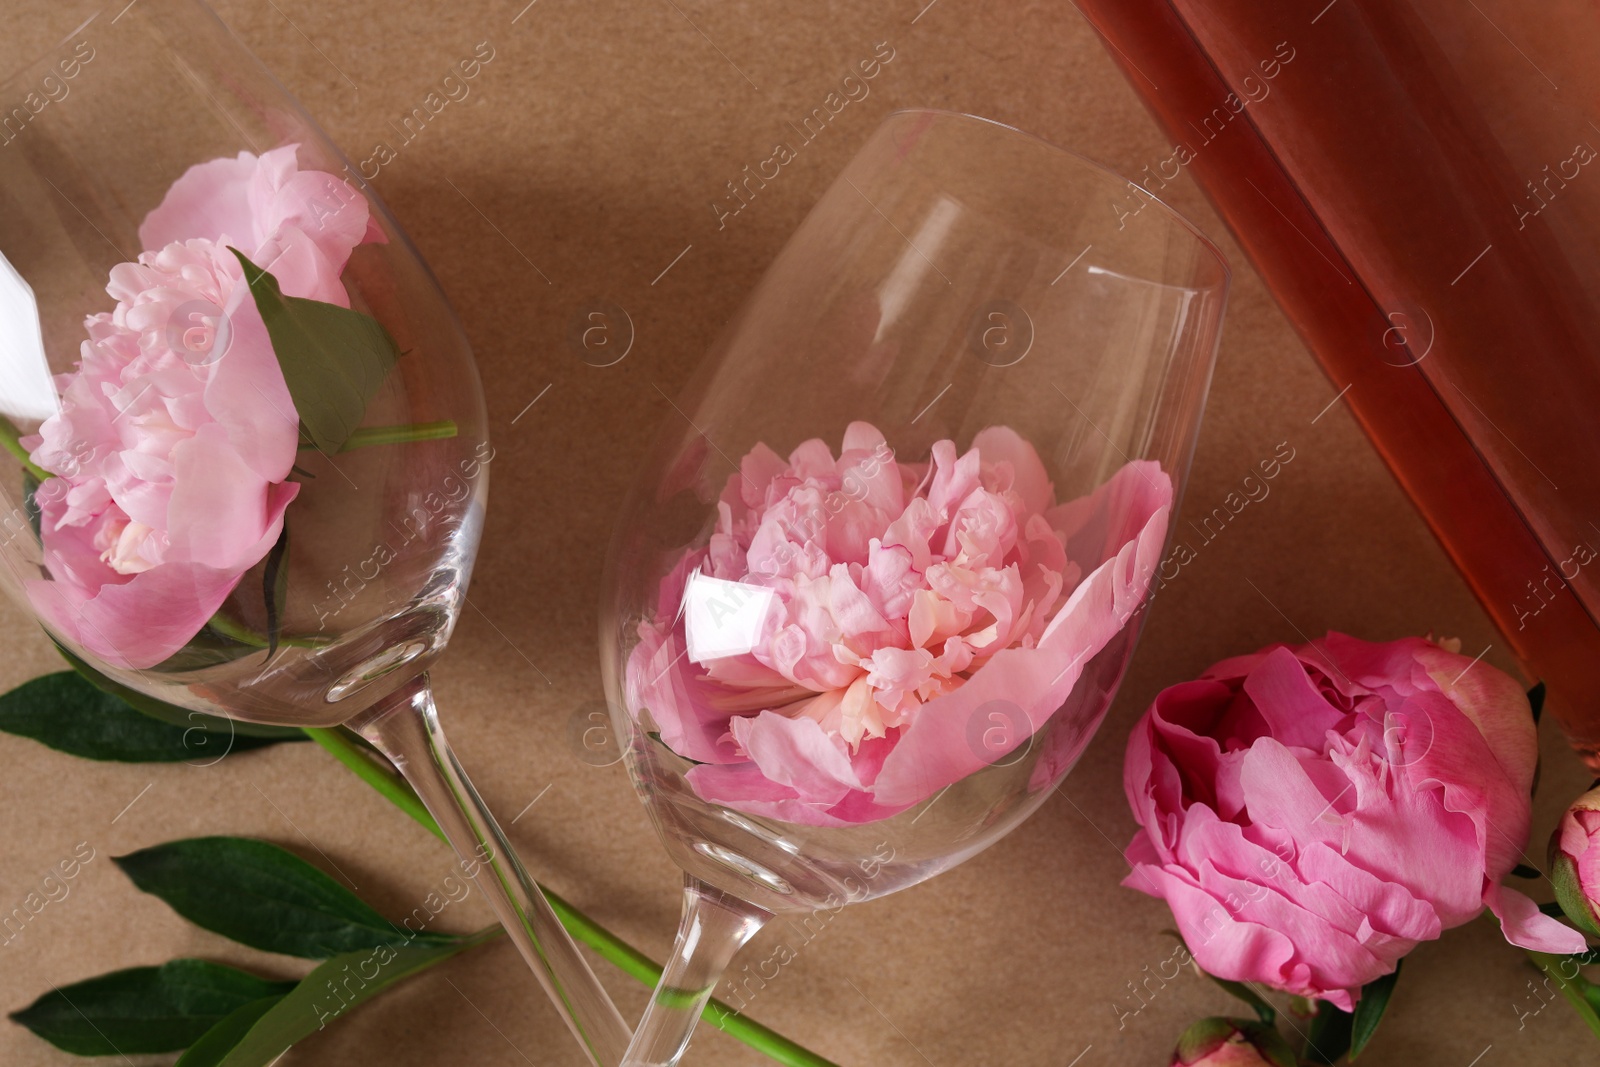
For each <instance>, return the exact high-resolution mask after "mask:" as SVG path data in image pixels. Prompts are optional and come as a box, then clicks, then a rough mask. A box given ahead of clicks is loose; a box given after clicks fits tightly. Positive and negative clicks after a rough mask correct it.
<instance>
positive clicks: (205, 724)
mask: <svg viewBox="0 0 1600 1067" xmlns="http://www.w3.org/2000/svg"><path fill="white" fill-rule="evenodd" d="M56 651H58V652H60V653H61V656H62V658H63V659H65V660H66V661H67V662H68V663H69V664H71V665H72V669H73V670H75V671H77V672H78V673H79V674H81V675H83V676H84V677H85V678H87V679H88V680H89V681H90V683H92V684H93V685H94V687H95V688H96V689H99V690H102V691H103V692H107V693H110V694H111V695H112V696H115V697H118V698H120V699H122V700H124V701H126V702H127V704H128V705H129V706H130V707H132V708H133V709H134V710H135V711H137V712H139V713H140V714H143V715H148V716H150V717H151V718H152V719H160V720H161V721H162V722H167V723H172V724H173V725H175V726H182V727H184V728H185V729H191V730H192V729H203V730H206V731H208V732H210V733H214V734H218V735H220V736H221V737H223V738H227V737H233V736H235V735H237V736H240V737H271V738H275V739H277V740H279V741H304V740H305V739H306V735H305V731H304V730H301V729H300V728H298V727H295V726H267V725H264V724H262V723H254V722H244V721H243V720H234V719H223V718H219V717H218V716H215V715H207V714H205V713H204V712H199V711H191V710H190V709H189V708H180V707H179V706H178V705H176V704H168V703H167V702H166V701H164V700H157V699H156V698H155V697H153V696H148V695H146V694H144V693H141V692H139V690H137V689H133V688H131V687H129V686H126V685H123V684H122V683H121V682H117V681H113V680H112V679H110V678H108V677H106V676H105V675H104V674H101V673H100V672H99V671H97V670H95V669H94V668H93V667H91V666H89V665H88V664H87V663H85V662H84V661H83V660H81V659H79V658H78V657H77V656H75V655H73V654H72V653H71V652H69V651H68V650H67V649H66V648H65V647H63V646H62V645H61V644H59V643H58V644H57V645H56ZM219 747H220V746H219Z"/></svg>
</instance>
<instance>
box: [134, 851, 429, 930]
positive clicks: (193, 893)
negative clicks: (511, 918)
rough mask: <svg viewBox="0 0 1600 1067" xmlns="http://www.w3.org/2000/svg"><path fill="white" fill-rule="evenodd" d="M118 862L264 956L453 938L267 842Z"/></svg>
mask: <svg viewBox="0 0 1600 1067" xmlns="http://www.w3.org/2000/svg"><path fill="white" fill-rule="evenodd" d="M113 862H114V863H116V865H117V866H118V867H120V868H122V872H123V873H124V874H126V875H127V876H128V877H129V878H131V879H132V880H133V884H134V885H136V886H138V887H139V888H140V889H142V890H144V891H145V892H146V893H150V894H152V895H154V896H157V897H160V898H161V899H162V900H164V901H166V902H167V904H168V905H170V906H171V908H172V910H173V911H176V912H177V913H178V914H179V915H182V916H183V917H184V918H185V919H188V920H189V921H190V922H192V923H194V924H195V925H196V926H201V927H204V928H205V929H207V930H210V931H212V932H213V933H218V934H221V935H222V936H223V937H227V938H231V939H233V940H234V941H238V942H239V943H240V944H244V945H249V946H250V947H251V948H259V949H262V950H264V951H267V952H282V953H284V954H286V955H290V956H304V957H307V958H310V959H327V958H328V957H329V956H333V955H337V954H338V953H341V952H350V951H353V950H357V949H360V950H370V949H372V948H374V947H376V946H378V945H394V944H399V943H401V942H406V941H410V942H412V943H417V942H421V943H424V944H442V943H454V942H455V940H456V939H455V938H452V937H449V936H446V935H442V934H434V933H412V932H411V931H410V930H407V929H405V928H403V927H399V926H396V925H395V924H394V923H391V922H389V920H387V919H385V918H384V917H383V916H382V915H380V914H378V912H376V911H374V910H373V909H372V908H371V907H370V906H369V905H368V904H367V903H366V902H365V901H363V900H362V899H361V898H360V897H358V896H356V895H355V894H354V893H352V892H350V891H349V890H348V889H346V888H344V886H342V885H340V884H339V883H338V882H335V881H334V880H333V879H332V878H330V877H328V876H327V875H326V874H323V873H322V872H321V871H319V870H317V868H315V867H313V866H311V864H309V863H307V862H306V861H305V860H303V859H301V858H300V857H298V856H296V855H295V854H294V853H292V852H289V851H286V850H285V849H282V848H279V847H278V846H277V845H272V844H268V843H267V842H265V841H253V840H251V839H249V838H244V837H193V838H188V839H187V840H183V841H170V842H168V843H167V844H164V845H155V846H153V847H151V848H147V849H142V850H140V851H138V852H134V853H131V854H130V855H127V856H119V857H115V858H114V859H113Z"/></svg>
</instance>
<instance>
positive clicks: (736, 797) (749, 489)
mask: <svg viewBox="0 0 1600 1067" xmlns="http://www.w3.org/2000/svg"><path fill="white" fill-rule="evenodd" d="M1171 500H1172V486H1171V482H1170V480H1169V479H1168V478H1167V476H1166V475H1165V474H1163V473H1162V472H1161V470H1160V468H1159V467H1158V466H1157V465H1156V464H1154V463H1150V462H1135V463H1131V464H1129V465H1127V466H1126V467H1124V468H1123V469H1122V470H1121V471H1119V472H1118V473H1117V474H1116V475H1115V476H1114V477H1113V478H1112V479H1111V480H1110V481H1109V482H1108V483H1107V484H1105V485H1103V486H1102V487H1100V489H1098V490H1097V491H1096V492H1095V493H1094V494H1093V495H1092V496H1091V497H1089V498H1086V499H1083V500H1076V501H1072V502H1070V503H1066V504H1057V503H1056V501H1055V495H1054V491H1053V488H1052V486H1051V483H1050V480H1049V478H1048V476H1047V475H1046V473H1045V469H1044V465H1043V464H1042V463H1041V462H1040V461H1039V457H1038V455H1037V454H1036V453H1035V452H1034V450H1033V448H1032V446H1030V445H1029V444H1028V443H1027V442H1026V441H1024V440H1022V438H1020V437H1018V436H1017V434H1016V433H1015V432H1013V431H1012V430H1009V429H1007V428H1005V427H990V428H989V429H986V430H984V431H982V432H981V433H979V434H978V435H977V436H976V437H975V438H974V439H973V442H972V447H971V449H970V450H968V451H967V453H966V454H965V455H958V454H957V451H956V447H955V445H954V443H952V442H950V441H940V442H938V443H937V444H935V445H934V446H933V449H932V459H931V461H930V462H928V463H898V462H897V461H896V460H895V458H894V455H893V453H892V452H891V451H890V449H889V447H888V445H887V443H886V442H885V440H884V437H883V435H882V434H881V433H879V432H878V431H877V430H876V429H875V428H874V427H872V426H870V425H868V424H867V423H864V422H857V423H852V424H851V425H850V427H849V429H848V430H846V432H845V435H844V441H843V446H842V449H841V451H840V454H839V456H837V457H835V456H834V455H833V453H832V451H831V450H830V449H829V448H828V446H827V445H825V444H824V443H823V442H822V441H821V440H815V439H814V440H810V441H807V442H805V443H804V444H802V445H800V446H799V447H798V448H796V449H795V450H794V451H793V452H792V453H790V455H789V457H788V459H787V460H785V459H784V458H782V457H780V456H778V455H777V454H776V453H774V452H772V451H771V450H770V449H768V448H767V447H766V446H765V445H758V446H757V447H756V448H755V449H754V450H752V451H751V452H750V454H749V455H747V456H745V457H744V459H743V461H742V462H741V463H740V469H739V472H738V473H737V474H735V475H733V476H732V477H731V478H729V480H728V483H727V486H726V488H725V489H724V490H723V493H722V496H721V499H720V500H719V501H718V504H717V513H718V519H717V523H716V528H715V530H714V532H713V533H712V534H711V538H710V543H709V545H707V546H706V547H705V548H703V549H700V550H697V551H692V552H689V553H687V554H685V555H684V556H683V558H682V559H680V560H679V561H678V564H677V566H676V567H675V568H674V570H673V571H672V573H671V574H669V575H668V576H667V577H666V578H665V579H664V580H663V581H662V583H661V588H660V597H659V602H658V604H657V609H656V610H657V614H656V617H655V619H654V620H653V621H647V622H645V623H643V624H641V625H640V627H639V644H638V645H637V646H635V648H634V650H633V652H632V653H631V655H630V657H629V660H628V667H627V672H626V674H627V679H626V687H625V691H626V700H627V703H628V707H629V709H630V711H631V713H633V714H634V715H636V716H637V715H640V714H642V713H643V712H646V711H648V713H649V715H650V716H651V718H652V719H653V720H654V722H655V724H656V727H657V728H658V729H659V730H660V734H661V738H662V740H663V742H665V744H666V745H667V746H668V747H669V748H671V749H672V750H673V751H675V752H677V753H678V754H679V755H682V756H684V757H687V758H688V759H691V760H695V761H697V762H698V763H700V764H702V766H697V767H694V768H692V769H691V770H690V771H689V772H688V775H687V778H688V781H689V783H690V784H691V786H692V787H693V788H694V790H695V791H696V792H697V793H698V794H699V795H700V796H701V797H702V798H704V799H706V800H708V801H712V802H714V803H720V804H725V805H728V806H730V807H734V808H737V809H740V810H742V811H746V812H750V813H753V814H758V815H766V816H770V817H773V818H777V819H782V820H785V821H789V822H798V823H806V824H813V825H847V824H852V823H861V822H867V821H870V820H873V819H880V818H886V817H888V816H890V815H893V814H895V813H897V812H900V811H903V810H905V809H906V808H908V807H911V806H912V805H914V804H916V803H918V802H919V801H921V800H924V799H926V798H927V797H929V796H931V795H932V794H933V793H935V792H937V791H938V790H940V789H942V788H944V787H945V786H947V785H949V784H951V783H952V782H955V781H956V780H958V779H960V778H962V777H965V776H966V775H968V774H971V773H973V772H974V771H977V770H979V769H981V768H982V767H984V766H986V765H988V764H989V763H990V762H992V761H993V759H994V758H995V757H997V756H1000V755H1003V754H1004V753H1001V752H995V753H985V751H984V748H983V746H982V745H975V744H974V743H973V741H972V733H971V731H970V730H969V725H970V724H971V723H972V722H973V721H974V719H975V718H976V717H977V714H978V712H979V711H981V709H983V708H984V707H985V706H992V705H994V704H995V702H999V701H1003V702H1005V704H1004V705H1003V706H1004V707H1006V708H1008V709H1014V714H1015V716H1016V717H1017V718H1018V719H1019V720H1022V721H1025V723H1026V732H1027V733H1031V732H1033V731H1037V730H1039V729H1040V728H1041V727H1042V726H1044V725H1045V723H1046V722H1047V721H1048V720H1049V719H1050V717H1051V716H1052V715H1053V714H1054V713H1055V712H1056V710H1057V709H1058V708H1060V707H1061V705H1062V703H1063V702H1064V701H1065V700H1066V698H1067V695H1068V694H1069V693H1070V692H1071V691H1072V688H1073V685H1074V684H1075V683H1076V682H1077V679H1078V675H1079V673H1080V672H1081V671H1082V669H1083V667H1084V665H1085V664H1086V663H1087V662H1088V661H1089V660H1090V659H1091V658H1092V657H1093V656H1094V654H1095V653H1096V652H1098V651H1099V650H1100V649H1101V648H1103V647H1105V645H1106V644H1107V643H1108V642H1109V641H1110V640H1111V639H1112V637H1114V636H1115V635H1116V633H1117V632H1118V631H1119V630H1120V629H1122V627H1123V626H1124V625H1125V624H1126V622H1127V621H1128V619H1129V618H1130V617H1131V616H1132V615H1133V613H1134V612H1135V610H1136V609H1137V608H1138V606H1139V605H1140V604H1141V603H1142V602H1143V597H1144V593H1145V590H1146V588H1147V587H1148V582H1149V577H1150V574H1151V572H1152V571H1153V569H1154V566H1155V562H1156V560H1157V559H1158V558H1159V553H1160V550H1161V546H1162V542H1163V540H1164V538H1165V536H1166V521H1167V511H1168V508H1169V506H1170V504H1171ZM1086 570H1087V571H1089V572H1091V573H1089V574H1088V575H1087V577H1085V571H1086ZM1024 736H1026V733H1025V734H1024ZM1022 739H1023V738H1022V737H1017V738H1015V740H1017V741H1021V740H1022Z"/></svg>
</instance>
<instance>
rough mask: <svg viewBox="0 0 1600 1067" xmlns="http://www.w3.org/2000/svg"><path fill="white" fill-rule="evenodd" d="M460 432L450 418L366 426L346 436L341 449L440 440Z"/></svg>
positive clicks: (348, 449) (345, 450) (344, 450)
mask: <svg viewBox="0 0 1600 1067" xmlns="http://www.w3.org/2000/svg"><path fill="white" fill-rule="evenodd" d="M460 432H461V431H460V429H459V428H458V427H457V426H456V424H455V423H453V422H451V421H450V420H449V419H442V420H440V421H439V422H412V423H406V424H405V425H403V426H366V427H362V428H361V429H359V430H356V431H355V432H354V433H352V434H351V435H350V436H349V437H347V438H345V442H344V444H343V445H341V446H339V451H340V452H348V451H350V450H351V449H353V448H366V447H367V446H368V445H398V444H404V443H405V442H407V441H438V440H441V439H443V438H446V437H454V436H455V435H456V434H458V433H460Z"/></svg>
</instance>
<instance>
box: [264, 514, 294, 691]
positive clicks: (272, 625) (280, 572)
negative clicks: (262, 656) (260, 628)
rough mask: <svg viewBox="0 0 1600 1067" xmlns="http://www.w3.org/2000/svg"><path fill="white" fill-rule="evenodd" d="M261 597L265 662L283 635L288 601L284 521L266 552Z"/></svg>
mask: <svg viewBox="0 0 1600 1067" xmlns="http://www.w3.org/2000/svg"><path fill="white" fill-rule="evenodd" d="M261 592H262V598H263V599H264V600H265V601H266V606H267V662H269V663H270V662H271V661H272V656H273V654H274V653H275V652H277V651H278V640H279V638H281V637H282V636H283V609H284V606H285V605H286V604H287V603H288V601H289V524H288V523H287V522H285V523H284V524H283V528H282V529H281V530H280V531H279V532H278V540H277V541H276V542H274V543H273V546H272V550H271V551H270V552H268V553H267V564H266V569H265V572H264V573H263V574H262V577H261Z"/></svg>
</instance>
